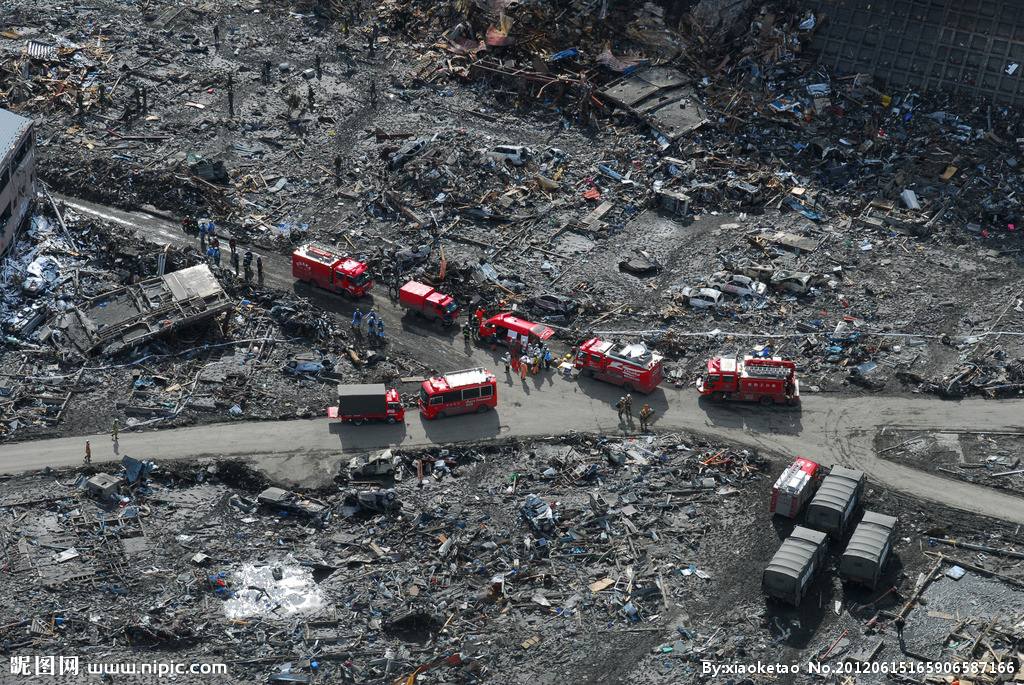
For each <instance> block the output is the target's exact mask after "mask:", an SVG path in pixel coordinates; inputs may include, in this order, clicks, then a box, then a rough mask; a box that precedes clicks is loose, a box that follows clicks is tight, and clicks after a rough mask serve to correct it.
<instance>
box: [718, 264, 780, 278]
mask: <svg viewBox="0 0 1024 685" xmlns="http://www.w3.org/2000/svg"><path fill="white" fill-rule="evenodd" d="M726 266H727V267H728V268H729V269H730V270H731V271H734V272H735V273H738V274H742V275H743V276H747V277H748V278H753V279H754V280H755V281H761V282H762V283H768V282H769V281H770V280H771V279H772V274H774V273H775V271H776V269H775V267H774V266H771V265H770V264H758V263H757V262H753V261H751V260H749V259H741V260H739V261H738V262H736V264H735V265H732V266H729V265H728V264H727V265H726Z"/></svg>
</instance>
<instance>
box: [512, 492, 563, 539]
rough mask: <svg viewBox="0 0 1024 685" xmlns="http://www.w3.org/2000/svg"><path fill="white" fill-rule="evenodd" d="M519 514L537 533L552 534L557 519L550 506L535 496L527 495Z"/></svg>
mask: <svg viewBox="0 0 1024 685" xmlns="http://www.w3.org/2000/svg"><path fill="white" fill-rule="evenodd" d="M519 513H520V514H521V515H522V517H523V520H524V521H526V522H527V523H528V524H530V527H531V528H533V529H534V530H535V531H537V532H538V533H545V534H549V533H553V532H554V531H555V523H556V521H557V518H556V517H555V512H554V511H553V510H552V509H551V506H550V505H549V504H548V503H547V502H545V501H544V500H543V499H541V498H540V497H538V496H537V495H527V497H526V501H525V502H523V506H522V507H520V509H519Z"/></svg>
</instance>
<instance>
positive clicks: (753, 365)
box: [697, 356, 800, 405]
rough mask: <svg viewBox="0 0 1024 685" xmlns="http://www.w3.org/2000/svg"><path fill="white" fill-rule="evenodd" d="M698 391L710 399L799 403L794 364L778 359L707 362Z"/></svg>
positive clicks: (722, 359) (713, 360)
mask: <svg viewBox="0 0 1024 685" xmlns="http://www.w3.org/2000/svg"><path fill="white" fill-rule="evenodd" d="M697 391H698V392H699V393H700V394H701V395H703V396H706V397H710V398H711V399H712V400H738V401H740V402H760V403H761V404H788V405H796V404H799V402H800V383H799V381H797V379H796V364H794V363H793V362H792V361H790V360H789V359H782V358H781V357H770V358H766V359H762V358H759V357H749V356H748V357H744V358H743V359H742V360H738V359H736V358H735V357H714V358H712V359H709V360H708V370H707V372H705V374H704V375H703V376H701V377H700V378H698V379H697Z"/></svg>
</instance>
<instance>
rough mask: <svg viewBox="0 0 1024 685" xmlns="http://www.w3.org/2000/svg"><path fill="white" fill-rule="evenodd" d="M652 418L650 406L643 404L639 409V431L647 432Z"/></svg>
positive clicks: (652, 412)
mask: <svg viewBox="0 0 1024 685" xmlns="http://www.w3.org/2000/svg"><path fill="white" fill-rule="evenodd" d="M653 416H654V410H653V409H651V405H649V404H647V403H646V402H644V406H642V407H640V430H642V431H644V432H647V430H648V428H650V425H651V417H653Z"/></svg>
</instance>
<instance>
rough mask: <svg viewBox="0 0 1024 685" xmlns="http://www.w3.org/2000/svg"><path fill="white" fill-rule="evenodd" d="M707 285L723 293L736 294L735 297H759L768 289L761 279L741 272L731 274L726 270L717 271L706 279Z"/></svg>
mask: <svg viewBox="0 0 1024 685" xmlns="http://www.w3.org/2000/svg"><path fill="white" fill-rule="evenodd" d="M708 285H709V286H710V287H712V288H714V289H716V290H721V291H722V292H723V293H729V294H730V295H736V296H737V297H761V296H762V295H764V294H765V292H767V290H768V286H767V285H766V284H764V283H762V282H761V281H755V280H754V279H753V278H751V277H750V276H744V275H743V274H731V273H729V272H727V271H718V272H716V273H714V274H712V275H711V278H709V279H708Z"/></svg>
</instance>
